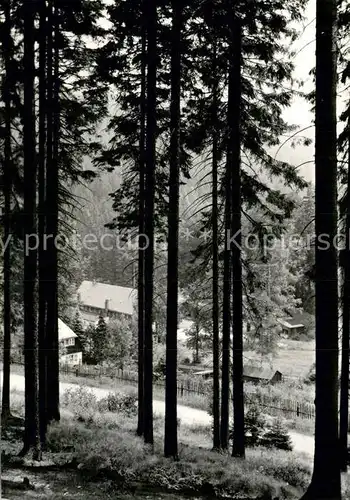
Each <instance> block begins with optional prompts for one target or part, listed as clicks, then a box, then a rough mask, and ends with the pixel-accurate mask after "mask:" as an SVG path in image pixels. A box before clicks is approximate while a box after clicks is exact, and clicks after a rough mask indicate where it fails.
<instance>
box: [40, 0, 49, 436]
mask: <svg viewBox="0 0 350 500" xmlns="http://www.w3.org/2000/svg"><path fill="white" fill-rule="evenodd" d="M46 15H47V11H46V2H45V0H42V2H41V3H40V27H39V164H38V185H39V186H38V195H39V196H38V198H39V200H38V202H39V204H38V208H39V214H38V232H39V319H38V331H39V404H40V434H41V442H42V445H44V444H45V441H46V429H47V394H48V387H47V376H48V373H47V369H48V367H47V347H46V305H47V304H46V299H47V295H46V293H47V292H46V281H45V279H46V273H47V269H46V251H45V248H44V237H45V230H46V216H45V211H46V204H45V201H46V175H45V168H46V113H47V111H46V35H47V26H46Z"/></svg>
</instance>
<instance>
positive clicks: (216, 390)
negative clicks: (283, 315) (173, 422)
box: [212, 33, 220, 450]
mask: <svg viewBox="0 0 350 500" xmlns="http://www.w3.org/2000/svg"><path fill="white" fill-rule="evenodd" d="M213 37H215V33H213ZM216 66H217V47H216V41H215V40H214V41H213V89H212V92H213V107H212V142H213V146H212V155H213V158H212V229H213V241H212V251H213V263H212V271H213V284H212V294H213V309H212V321H213V421H214V422H213V423H214V432H213V448H214V450H218V449H220V364H219V354H220V349H219V343H220V340H219V248H218V234H219V232H218V217H219V216H218V213H219V212H218V133H217V128H218V127H217V121H218V120H217V117H218V80H217V77H216V71H217V67H216Z"/></svg>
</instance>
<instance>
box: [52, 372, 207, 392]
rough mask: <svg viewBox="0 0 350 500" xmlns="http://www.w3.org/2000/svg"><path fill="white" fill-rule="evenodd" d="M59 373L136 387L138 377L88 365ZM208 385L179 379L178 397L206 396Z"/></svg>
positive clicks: (157, 382)
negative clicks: (105, 379)
mask: <svg viewBox="0 0 350 500" xmlns="http://www.w3.org/2000/svg"><path fill="white" fill-rule="evenodd" d="M60 370H61V373H63V374H66V375H68V374H73V375H75V376H76V377H87V378H101V377H108V378H111V379H115V380H122V381H124V382H129V383H130V384H132V385H137V383H138V376H137V372H134V371H130V370H120V369H117V368H108V367H103V366H90V365H80V366H70V365H61V367H60ZM153 385H155V386H158V387H162V388H163V389H164V388H165V383H164V380H162V379H158V380H157V379H155V380H153ZM209 386H210V383H208V382H205V381H203V380H200V379H199V380H196V381H194V380H192V379H190V378H184V379H179V380H178V383H177V390H178V395H179V396H181V397H183V396H186V395H198V396H208V394H209V392H208V387H209Z"/></svg>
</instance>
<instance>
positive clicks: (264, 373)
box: [243, 366, 283, 384]
mask: <svg viewBox="0 0 350 500" xmlns="http://www.w3.org/2000/svg"><path fill="white" fill-rule="evenodd" d="M243 380H244V381H245V382H252V383H253V384H259V383H264V384H276V383H278V382H282V380H283V375H282V373H281V372H280V371H278V370H271V369H268V368H259V367H253V366H245V367H244V369H243Z"/></svg>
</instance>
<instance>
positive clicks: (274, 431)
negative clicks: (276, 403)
mask: <svg viewBox="0 0 350 500" xmlns="http://www.w3.org/2000/svg"><path fill="white" fill-rule="evenodd" d="M259 444H260V445H261V446H265V447H267V448H278V449H279V450H286V451H292V449H293V446H292V440H291V438H290V436H289V434H288V431H287V430H286V429H285V428H284V427H283V425H282V423H281V421H280V420H279V419H275V420H274V422H273V424H272V427H271V429H269V430H268V431H267V432H266V433H265V434H264V435H263V436H262V438H261V439H260V441H259Z"/></svg>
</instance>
